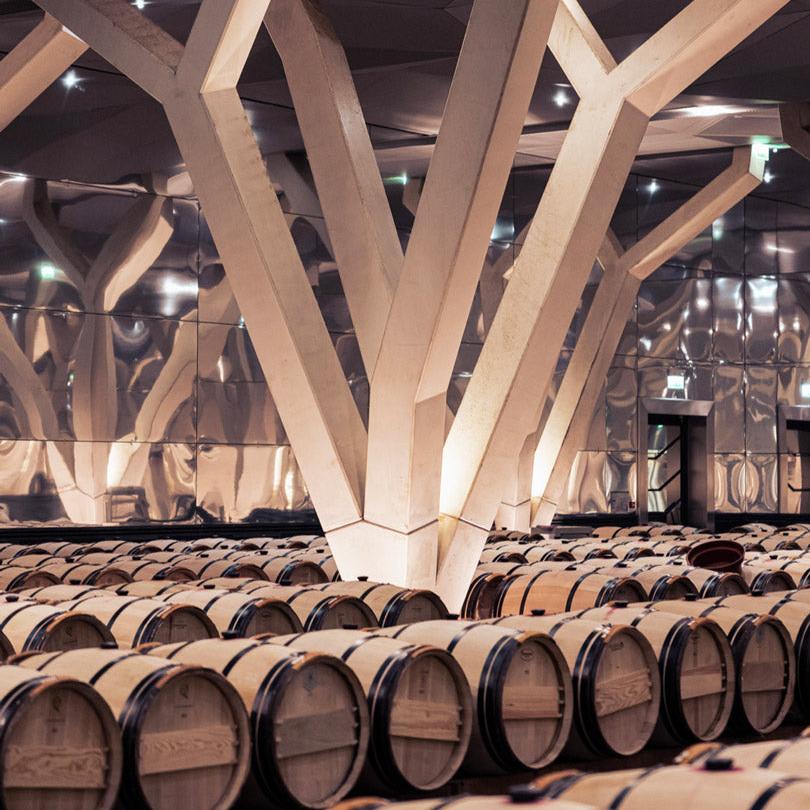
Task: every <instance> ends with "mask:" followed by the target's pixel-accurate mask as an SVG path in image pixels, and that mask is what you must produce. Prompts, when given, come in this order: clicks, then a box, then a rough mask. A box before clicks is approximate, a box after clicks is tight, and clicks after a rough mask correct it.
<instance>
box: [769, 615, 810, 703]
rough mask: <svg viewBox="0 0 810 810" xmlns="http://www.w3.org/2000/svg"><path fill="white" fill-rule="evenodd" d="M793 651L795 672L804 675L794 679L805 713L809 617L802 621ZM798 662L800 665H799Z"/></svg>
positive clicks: (809, 655) (809, 692) (808, 692)
mask: <svg viewBox="0 0 810 810" xmlns="http://www.w3.org/2000/svg"><path fill="white" fill-rule="evenodd" d="M772 615H773V614H772ZM794 649H795V650H796V669H797V672H798V670H799V668H801V671H802V672H803V673H805V674H804V676H798V677H797V678H796V692H797V695H798V700H799V703H800V704H802V706H803V708H804V710H805V712H806V711H807V708H808V706H810V689H808V686H807V685H806V681H807V673H810V616H807V617H806V618H805V619H804V620H803V621H802V624H801V627H800V628H799V632H798V634H797V635H796V643H795V645H794ZM800 661H801V664H800V663H799V662H800Z"/></svg>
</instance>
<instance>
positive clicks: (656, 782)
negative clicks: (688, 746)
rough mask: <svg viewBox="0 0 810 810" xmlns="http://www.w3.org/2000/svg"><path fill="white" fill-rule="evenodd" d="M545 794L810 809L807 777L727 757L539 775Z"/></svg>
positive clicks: (623, 809)
mask: <svg viewBox="0 0 810 810" xmlns="http://www.w3.org/2000/svg"><path fill="white" fill-rule="evenodd" d="M538 783H539V784H542V785H543V786H544V790H545V794H546V796H547V797H549V798H555V799H556V798H561V799H566V800H569V801H576V802H583V803H585V804H590V805H593V806H594V807H603V808H620V810H650V808H656V810H683V808H687V807H689V808H695V810H698V809H700V810H703V808H714V807H722V808H723V810H765V809H766V808H767V810H798V808H802V807H810V780H794V779H789V778H785V777H784V776H783V775H782V774H779V773H773V772H772V771H767V770H764V769H761V768H735V767H734V763H733V762H732V761H731V760H729V759H717V760H714V761H713V762H712V763H711V764H709V763H707V764H706V765H705V766H703V767H679V766H670V767H659V768H649V769H644V770H638V769H633V770H626V771H609V772H607V773H574V774H571V773H568V774H562V775H560V776H557V777H554V776H552V777H540V779H539V780H537V782H536V783H535V784H538Z"/></svg>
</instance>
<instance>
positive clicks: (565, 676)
mask: <svg viewBox="0 0 810 810" xmlns="http://www.w3.org/2000/svg"><path fill="white" fill-rule="evenodd" d="M376 632H378V633H379V634H381V635H386V636H389V637H390V638H398V639H400V640H401V641H408V642H411V643H415V644H433V645H435V646H437V647H441V648H442V649H445V650H447V652H449V653H450V654H451V655H452V656H453V658H454V659H455V660H456V661H457V662H458V664H459V665H460V666H461V668H462V670H464V674H465V675H466V677H467V683H468V684H469V686H470V690H471V692H472V695H473V707H474V710H475V724H474V726H473V734H472V738H471V741H470V748H469V750H468V752H467V757H466V759H465V762H464V766H465V770H466V771H468V772H471V773H479V772H481V771H493V770H504V771H514V770H527V769H536V768H542V767H543V766H544V765H547V764H549V763H550V762H552V761H553V760H554V759H556V757H557V755H558V754H559V753H560V751H561V750H562V749H563V746H564V745H565V744H566V742H568V735H569V733H570V731H571V723H572V721H573V712H574V705H573V703H574V701H573V686H572V682H571V675H570V674H569V672H568V664H567V663H566V661H565V658H563V655H562V653H561V652H560V649H559V647H558V646H557V644H556V643H555V642H554V641H553V640H552V639H551V638H550V637H549V636H548V635H546V634H545V633H523V632H521V631H520V630H512V629H510V628H508V627H498V626H495V625H487V624H475V623H473V622H458V621H448V620H440V621H426V622H419V623H417V624H409V625H401V626H398V627H390V628H387V629H384V630H380V631H376Z"/></svg>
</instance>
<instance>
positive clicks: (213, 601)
mask: <svg viewBox="0 0 810 810" xmlns="http://www.w3.org/2000/svg"><path fill="white" fill-rule="evenodd" d="M221 598H222V594H221V593H218V594H217V595H216V596H215V597H214V598H213V599H211V600H210V601H208V602H206V603H205V605H203V610H204V611H205V612H206V613H208V611H209V610H210V609H211V608H212V607H213V606H214V605H215V604H216V603H217V602H218V601H219V600H220V599H221Z"/></svg>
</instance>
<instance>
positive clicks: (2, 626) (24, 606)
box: [0, 602, 31, 630]
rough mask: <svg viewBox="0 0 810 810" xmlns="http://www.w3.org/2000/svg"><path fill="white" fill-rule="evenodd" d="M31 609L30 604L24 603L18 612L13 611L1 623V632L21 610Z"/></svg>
mask: <svg viewBox="0 0 810 810" xmlns="http://www.w3.org/2000/svg"><path fill="white" fill-rule="evenodd" d="M29 607H31V603H30V602H23V603H22V604H21V605H20V606H19V607H18V608H17V609H16V610H12V611H11V613H9V614H8V616H6V617H5V618H4V619H3V620H2V621H0V630H2V629H3V628H4V627H5V626H6V625H7V624H8V623H9V622H10V621H11V620H12V619H13V618H14V617H15V616H16V615H17V614H18V613H19V612H20V611H21V610H25V609H26V608H29Z"/></svg>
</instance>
